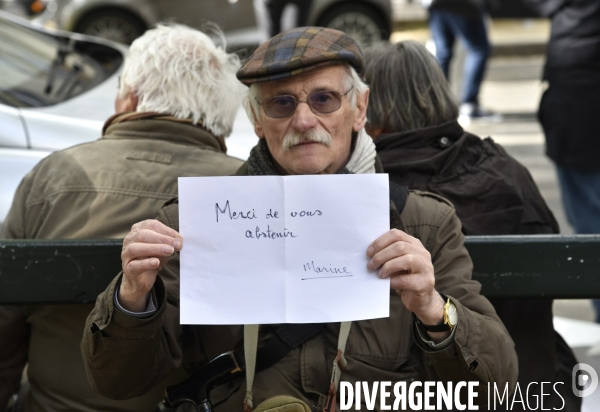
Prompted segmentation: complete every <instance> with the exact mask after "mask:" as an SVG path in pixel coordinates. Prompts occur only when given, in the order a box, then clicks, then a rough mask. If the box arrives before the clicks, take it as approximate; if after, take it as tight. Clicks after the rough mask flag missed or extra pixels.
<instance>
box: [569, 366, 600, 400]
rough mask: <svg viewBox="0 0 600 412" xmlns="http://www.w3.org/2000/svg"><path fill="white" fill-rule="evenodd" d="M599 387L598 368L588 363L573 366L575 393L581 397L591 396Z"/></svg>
mask: <svg viewBox="0 0 600 412" xmlns="http://www.w3.org/2000/svg"><path fill="white" fill-rule="evenodd" d="M597 387H598V374H597V373H596V370H595V369H594V368H592V367H591V366H590V365H588V364H586V363H578V364H577V365H575V366H574V367H573V393H574V394H575V396H579V397H580V398H583V397H586V396H590V395H591V394H592V393H594V391H595V390H596V388H597Z"/></svg>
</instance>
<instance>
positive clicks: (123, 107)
mask: <svg viewBox="0 0 600 412" xmlns="http://www.w3.org/2000/svg"><path fill="white" fill-rule="evenodd" d="M137 106H138V97H137V95H136V94H135V92H133V91H130V92H128V93H127V94H126V95H125V96H123V97H119V95H117V98H116V100H115V113H117V114H118V113H125V112H135V111H136V110H137Z"/></svg>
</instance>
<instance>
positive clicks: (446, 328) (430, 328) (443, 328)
mask: <svg viewBox="0 0 600 412" xmlns="http://www.w3.org/2000/svg"><path fill="white" fill-rule="evenodd" d="M412 315H413V319H414V321H415V323H416V324H417V326H419V327H420V328H421V329H423V330H425V331H427V332H450V331H451V330H452V328H451V327H450V325H448V324H447V323H441V324H439V325H426V324H424V323H423V322H421V319H419V318H418V317H417V315H415V314H414V313H413V314H412Z"/></svg>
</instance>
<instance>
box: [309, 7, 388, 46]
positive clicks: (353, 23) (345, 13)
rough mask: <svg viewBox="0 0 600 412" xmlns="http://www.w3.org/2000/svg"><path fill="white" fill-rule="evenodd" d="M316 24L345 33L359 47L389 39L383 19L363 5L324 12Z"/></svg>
mask: <svg viewBox="0 0 600 412" xmlns="http://www.w3.org/2000/svg"><path fill="white" fill-rule="evenodd" d="M317 24H318V25H319V26H322V27H330V28H332V29H337V30H341V31H343V32H346V33H348V34H349V35H350V36H352V37H353V38H354V39H355V40H356V41H358V43H359V44H360V45H361V46H368V45H369V44H372V43H375V42H378V41H381V40H387V39H388V38H389V27H388V24H387V22H386V21H385V19H384V18H383V17H382V16H381V14H380V13H379V12H378V11H377V10H376V9H374V8H372V7H369V6H366V5H364V4H342V5H340V6H337V7H334V8H332V9H330V10H328V11H326V12H325V13H324V14H323V16H321V17H320V18H319V19H318V22H317Z"/></svg>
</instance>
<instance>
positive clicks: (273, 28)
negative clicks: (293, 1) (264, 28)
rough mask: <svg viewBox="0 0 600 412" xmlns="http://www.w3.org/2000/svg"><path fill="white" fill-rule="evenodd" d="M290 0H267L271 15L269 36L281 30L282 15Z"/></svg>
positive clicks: (269, 14)
mask: <svg viewBox="0 0 600 412" xmlns="http://www.w3.org/2000/svg"><path fill="white" fill-rule="evenodd" d="M288 3H289V0H266V7H267V15H268V17H269V19H268V20H269V37H273V36H275V35H277V34H279V32H280V31H281V16H282V15H283V9H284V8H285V6H286V5H287V4H288Z"/></svg>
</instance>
